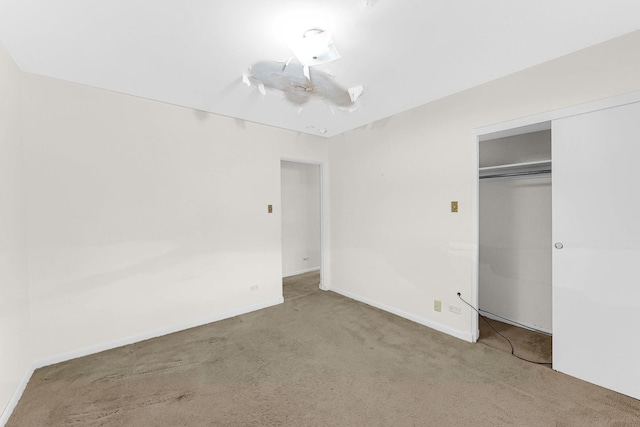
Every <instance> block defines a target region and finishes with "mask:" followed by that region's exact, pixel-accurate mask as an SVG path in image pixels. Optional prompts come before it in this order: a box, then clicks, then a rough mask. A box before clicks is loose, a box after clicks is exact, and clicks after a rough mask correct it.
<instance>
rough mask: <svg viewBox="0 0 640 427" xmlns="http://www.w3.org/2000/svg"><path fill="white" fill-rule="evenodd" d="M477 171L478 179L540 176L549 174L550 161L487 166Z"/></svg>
mask: <svg viewBox="0 0 640 427" xmlns="http://www.w3.org/2000/svg"><path fill="white" fill-rule="evenodd" d="M478 171H479V177H480V178H481V179H482V178H498V177H504V176H520V175H540V174H544V173H550V172H551V160H541V161H536V162H525V163H511V164H508V165H498V166H487V167H483V168H479V169H478Z"/></svg>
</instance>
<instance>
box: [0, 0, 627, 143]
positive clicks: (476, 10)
mask: <svg viewBox="0 0 640 427" xmlns="http://www.w3.org/2000/svg"><path fill="white" fill-rule="evenodd" d="M314 27H320V28H323V29H325V30H327V31H330V32H331V33H332V34H333V39H334V42H335V44H336V46H337V48H338V50H339V51H340V53H341V54H342V58H341V59H339V60H337V61H334V62H331V63H328V64H324V65H319V66H316V67H317V68H318V69H321V70H324V71H328V72H330V73H331V74H333V75H334V76H335V80H336V82H337V83H339V84H340V85H342V86H343V87H345V88H349V87H352V86H357V85H363V86H364V93H363V95H362V96H361V98H360V99H359V100H358V109H357V110H356V111H353V112H349V111H342V110H339V109H337V108H331V107H330V106H329V105H328V104H326V103H325V102H323V101H321V100H313V101H311V102H310V103H308V104H306V106H305V107H304V109H303V110H302V111H299V109H298V107H297V106H294V105H292V104H290V103H289V102H287V101H286V100H285V99H284V97H283V94H282V92H279V91H275V90H267V92H266V95H261V94H260V92H259V91H258V89H257V88H256V87H255V86H252V87H247V86H245V85H244V84H242V75H243V73H246V72H247V71H248V69H249V67H250V66H251V65H252V64H253V63H256V62H258V61H264V60H286V59H287V58H289V57H290V56H291V52H290V50H289V49H288V47H287V38H288V37H292V36H299V35H301V34H302V33H303V32H304V31H305V30H307V29H310V28H314ZM637 29H640V1H639V0H537V1H524V0H457V1H454V0H234V1H231V0H226V1H223V0H57V1H52V0H0V40H2V42H3V43H4V44H5V46H6V47H7V49H8V50H9V52H10V53H11V55H12V56H13V58H14V59H15V61H16V62H17V64H18V65H19V66H20V68H21V69H22V70H24V71H27V72H31V73H36V74H42V75H45V76H50V77H55V78H59V79H63V80H68V81H73V82H77V83H82V84H86V85H90V86H96V87H100V88H105V89H110V90H114V91H118V92H123V93H128V94H132V95H137V96H141V97H145V98H150V99H155V100H158V101H163V102H168V103H172V104H177V105H183V106H187V107H191V108H195V109H199V110H205V111H210V112H213V113H217V114H221V115H225V116H230V117H235V118H239V119H244V120H250V121H253V122H258V123H264V124H267V125H271V126H277V127H281V128H286V129H291V130H294V131H298V132H304V133H310V134H315V135H322V136H326V137H330V136H334V135H337V134H339V133H342V132H345V131H347V130H350V129H354V128H357V127H360V126H363V125H366V124H368V123H371V122H373V121H375V120H378V119H382V118H385V117H389V116H391V115H394V114H397V113H399V112H401V111H405V110H407V109H410V108H413V107H416V106H418V105H422V104H425V103H428V102H431V101H433V100H436V99H438V98H442V97H445V96H447V95H450V94H453V93H456V92H459V91H462V90H464V89H467V88H470V87H473V86H477V85H479V84H482V83H485V82H487V81H490V80H493V79H495V78H498V77H501V76H504V75H507V74H510V73H513V72H515V71H518V70H522V69H524V68H527V67H530V66H533V65H536V64H539V63H542V62H545V61H548V60H550V59H553V58H556V57H559V56H562V55H565V54H567V53H570V52H573V51H576V50H579V49H582V48H585V47H587V46H590V45H593V44H596V43H599V42H602V41H605V40H609V39H612V38H614V37H617V36H620V35H623V34H626V33H629V32H632V31H634V30H637ZM323 129H326V133H322V130H323Z"/></svg>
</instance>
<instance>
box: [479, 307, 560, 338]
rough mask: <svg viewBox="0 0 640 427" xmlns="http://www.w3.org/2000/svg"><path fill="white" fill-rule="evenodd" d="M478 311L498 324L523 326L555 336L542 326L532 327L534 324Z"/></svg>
mask: <svg viewBox="0 0 640 427" xmlns="http://www.w3.org/2000/svg"><path fill="white" fill-rule="evenodd" d="M478 311H479V312H480V314H482V315H483V316H484V317H488V318H489V319H492V320H497V321H498V322H502V323H507V324H509V325H513V326H520V327H522V326H526V327H527V328H530V329H537V330H539V331H542V332H545V333H547V334H549V335H553V332H552V331H551V330H549V329H547V328H543V327H542V326H536V325H532V324H530V323H527V322H521V321H519V320H517V321H516V320H509V319H505V318H504V317H498V316H495V315H493V314H491V313H487V312H486V311H484V310H478ZM518 323H519V324H518ZM478 336H480V332H478Z"/></svg>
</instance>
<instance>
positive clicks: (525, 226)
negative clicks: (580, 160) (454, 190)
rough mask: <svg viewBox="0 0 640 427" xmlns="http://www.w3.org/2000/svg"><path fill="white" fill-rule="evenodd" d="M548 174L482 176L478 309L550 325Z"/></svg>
mask: <svg viewBox="0 0 640 427" xmlns="http://www.w3.org/2000/svg"><path fill="white" fill-rule="evenodd" d="M551 179H552V178H551V177H550V176H545V177H527V178H507V179H504V178H497V179H483V180H481V181H480V257H479V258H480V265H479V273H478V281H479V286H478V290H479V300H478V306H479V308H480V309H482V310H486V311H489V312H491V313H494V314H497V315H498V316H503V317H506V318H507V319H509V320H512V321H516V322H518V323H522V324H524V325H527V326H532V327H535V328H539V329H542V330H545V331H547V332H551V331H552V322H551V248H552V242H551Z"/></svg>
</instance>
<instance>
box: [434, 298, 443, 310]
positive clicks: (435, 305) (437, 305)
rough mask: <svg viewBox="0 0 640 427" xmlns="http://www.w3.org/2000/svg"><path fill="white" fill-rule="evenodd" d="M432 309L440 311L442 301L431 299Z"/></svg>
mask: <svg viewBox="0 0 640 427" xmlns="http://www.w3.org/2000/svg"><path fill="white" fill-rule="evenodd" d="M433 309H434V310H435V311H442V301H438V300H433Z"/></svg>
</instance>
